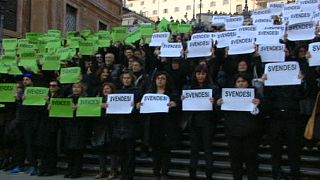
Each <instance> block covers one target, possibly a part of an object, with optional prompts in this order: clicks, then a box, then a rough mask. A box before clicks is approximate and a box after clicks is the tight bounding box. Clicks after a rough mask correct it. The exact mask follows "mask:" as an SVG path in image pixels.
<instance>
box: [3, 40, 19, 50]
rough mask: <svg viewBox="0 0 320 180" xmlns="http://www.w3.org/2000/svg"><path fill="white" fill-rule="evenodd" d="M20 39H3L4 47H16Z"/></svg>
mask: <svg viewBox="0 0 320 180" xmlns="http://www.w3.org/2000/svg"><path fill="white" fill-rule="evenodd" d="M17 44H18V41H17V39H15V38H12V39H3V49H16V48H17Z"/></svg>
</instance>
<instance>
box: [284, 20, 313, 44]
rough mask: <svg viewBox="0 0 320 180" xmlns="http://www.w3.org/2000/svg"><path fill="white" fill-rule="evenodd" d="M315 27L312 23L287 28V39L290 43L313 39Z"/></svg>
mask: <svg viewBox="0 0 320 180" xmlns="http://www.w3.org/2000/svg"><path fill="white" fill-rule="evenodd" d="M315 31H316V26H315V24H314V22H312V21H311V22H305V23H299V24H293V25H290V26H288V30H287V33H288V39H289V40H290V41H303V40H311V39H313V38H314V37H315Z"/></svg>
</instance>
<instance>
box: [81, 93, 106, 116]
mask: <svg viewBox="0 0 320 180" xmlns="http://www.w3.org/2000/svg"><path fill="white" fill-rule="evenodd" d="M101 103H102V98H101V97H93V98H79V100H78V109H77V113H76V114H77V117H100V116H101Z"/></svg>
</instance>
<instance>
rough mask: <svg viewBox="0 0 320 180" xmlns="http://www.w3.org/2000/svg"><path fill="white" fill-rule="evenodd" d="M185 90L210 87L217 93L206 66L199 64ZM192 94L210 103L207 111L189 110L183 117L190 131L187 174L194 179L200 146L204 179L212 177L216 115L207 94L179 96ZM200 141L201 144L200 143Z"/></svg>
mask: <svg viewBox="0 0 320 180" xmlns="http://www.w3.org/2000/svg"><path fill="white" fill-rule="evenodd" d="M184 89H186V90H201V89H210V90H212V91H213V92H214V93H215V94H218V93H217V91H218V88H217V87H215V86H213V85H212V80H211V79H210V76H209V71H208V68H207V67H206V66H203V65H199V66H197V67H196V69H195V71H194V74H193V77H192V81H191V84H190V85H189V86H186V87H185V88H184ZM186 96H188V97H186ZM192 96H198V97H200V98H207V101H208V102H209V103H210V104H211V108H212V110H209V111H189V112H184V117H185V119H186V120H187V122H188V123H189V126H190V129H191V133H190V139H191V158H190V164H191V167H190V169H189V176H190V179H191V180H195V179H197V178H196V171H197V167H198V159H199V152H200V149H201V147H203V150H204V152H205V160H206V179H208V180H209V179H212V173H213V155H212V139H213V135H214V130H215V126H216V120H217V116H216V114H215V113H214V111H213V107H214V105H213V104H214V98H213V97H209V94H207V93H204V92H200V93H194V94H192V93H188V94H185V95H182V96H181V100H182V101H184V100H186V98H191V97H192ZM201 142H202V144H201Z"/></svg>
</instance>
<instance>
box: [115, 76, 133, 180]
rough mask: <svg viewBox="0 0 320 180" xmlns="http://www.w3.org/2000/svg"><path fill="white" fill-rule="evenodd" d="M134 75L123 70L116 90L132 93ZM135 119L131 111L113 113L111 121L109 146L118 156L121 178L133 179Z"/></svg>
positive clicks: (122, 92) (121, 92)
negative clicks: (119, 85)
mask: <svg viewBox="0 0 320 180" xmlns="http://www.w3.org/2000/svg"><path fill="white" fill-rule="evenodd" d="M135 79H136V77H135V76H134V75H133V74H132V73H131V72H124V73H122V74H121V76H120V82H121V88H120V89H119V90H118V91H116V93H120V94H125V93H126V94H134V97H136V93H137V88H136V87H135V86H134V81H135ZM135 125H136V119H134V116H133V112H132V113H130V114H119V115H118V114H117V115H114V117H113V118H112V121H111V126H112V133H111V148H112V152H113V154H115V155H117V156H119V160H120V165H121V179H133V177H134V170H135V139H136V133H137V132H136V126H135Z"/></svg>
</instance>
